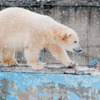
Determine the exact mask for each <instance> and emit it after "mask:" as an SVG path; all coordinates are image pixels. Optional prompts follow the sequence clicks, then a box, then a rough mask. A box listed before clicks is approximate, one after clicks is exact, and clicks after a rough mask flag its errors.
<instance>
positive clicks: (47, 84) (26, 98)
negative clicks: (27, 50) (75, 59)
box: [0, 72, 100, 100]
mask: <svg viewBox="0 0 100 100" xmlns="http://www.w3.org/2000/svg"><path fill="white" fill-rule="evenodd" d="M99 83H100V76H89V75H85V76H84V75H80V76H77V75H76V76H73V75H66V74H38V73H35V74H34V73H16V72H0V100H13V99H14V100H34V99H36V100H74V98H75V100H81V99H82V100H99V99H100V84H99Z"/></svg>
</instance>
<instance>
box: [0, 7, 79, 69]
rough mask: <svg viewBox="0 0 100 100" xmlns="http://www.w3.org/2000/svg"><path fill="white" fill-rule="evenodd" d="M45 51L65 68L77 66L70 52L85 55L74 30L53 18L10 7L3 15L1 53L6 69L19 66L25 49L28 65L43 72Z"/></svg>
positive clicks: (0, 16) (0, 25) (0, 22)
mask: <svg viewBox="0 0 100 100" xmlns="http://www.w3.org/2000/svg"><path fill="white" fill-rule="evenodd" d="M44 47H46V48H48V50H49V51H50V52H51V54H52V55H53V56H54V57H55V58H56V59H58V60H60V61H61V62H62V63H63V64H64V65H65V66H71V67H74V66H76V64H77V63H76V62H74V61H71V60H70V59H69V57H68V55H67V53H66V50H68V51H72V52H80V51H81V47H80V45H79V38H78V36H77V33H76V32H75V31H74V30H72V29H71V28H69V27H67V26H65V25H62V24H60V23H58V22H57V21H55V20H54V19H52V18H51V17H49V16H46V15H41V14H38V13H35V12H32V11H29V10H26V9H24V8H19V7H10V8H6V9H4V10H2V11H0V51H1V58H2V63H3V64H4V65H5V66H16V65H18V63H17V62H16V60H15V57H14V56H15V51H18V50H21V49H24V53H25V57H26V60H27V63H28V64H29V65H30V66H33V68H34V69H42V68H43V67H44V64H43V63H41V62H39V60H38V58H39V52H40V50H41V49H42V48H44Z"/></svg>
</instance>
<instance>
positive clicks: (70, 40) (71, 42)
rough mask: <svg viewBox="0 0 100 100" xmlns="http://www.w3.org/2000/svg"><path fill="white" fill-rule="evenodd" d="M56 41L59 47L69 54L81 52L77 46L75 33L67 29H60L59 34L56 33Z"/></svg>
mask: <svg viewBox="0 0 100 100" xmlns="http://www.w3.org/2000/svg"><path fill="white" fill-rule="evenodd" d="M56 40H57V43H58V44H59V45H60V46H62V47H63V48H65V49H66V50H68V51H71V52H81V51H82V49H81V47H80V44H79V38H78V35H77V33H76V32H75V31H74V30H72V29H70V28H68V27H65V28H61V29H60V30H59V32H57V35H56Z"/></svg>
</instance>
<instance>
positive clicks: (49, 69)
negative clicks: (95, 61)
mask: <svg viewBox="0 0 100 100" xmlns="http://www.w3.org/2000/svg"><path fill="white" fill-rule="evenodd" d="M62 66H63V65H61V64H50V65H47V66H46V67H45V68H43V69H41V70H33V69H32V67H30V66H28V65H26V64H19V66H12V67H6V66H3V65H2V64H1V65H0V71H1V72H27V73H59V74H71V75H100V70H99V69H98V68H93V67H92V68H89V67H88V66H86V67H82V66H77V67H75V68H67V67H62Z"/></svg>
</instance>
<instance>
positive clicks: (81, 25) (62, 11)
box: [0, 0, 100, 65]
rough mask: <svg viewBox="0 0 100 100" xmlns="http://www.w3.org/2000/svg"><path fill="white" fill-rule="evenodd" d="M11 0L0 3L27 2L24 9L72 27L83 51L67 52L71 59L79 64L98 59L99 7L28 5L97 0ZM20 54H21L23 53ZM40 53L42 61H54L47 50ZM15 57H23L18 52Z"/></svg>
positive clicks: (22, 3) (20, 3)
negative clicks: (78, 52)
mask: <svg viewBox="0 0 100 100" xmlns="http://www.w3.org/2000/svg"><path fill="white" fill-rule="evenodd" d="M13 1H14V0H9V2H7V1H6V2H5V0H4V1H1V2H0V4H6V5H10V6H17V5H21V6H23V5H25V4H28V6H27V7H25V8H26V9H30V10H32V11H35V12H38V13H41V14H46V15H49V16H51V17H52V18H54V19H55V20H56V21H58V22H60V23H62V24H64V25H67V26H69V27H71V28H72V29H74V30H75V31H76V32H77V33H78V35H79V38H80V44H81V46H82V49H83V52H82V53H80V54H72V53H69V56H70V58H71V59H73V60H76V61H78V63H79V64H80V65H86V64H89V62H90V61H91V60H93V59H98V60H99V61H100V7H67V6H66V7H60V6H55V7H53V6H39V7H31V6H30V4H42V3H47V4H48V3H49V4H50V3H51V4H76V5H77V4H90V5H92V4H95V5H99V3H100V1H99V0H51V1H50V2H47V0H45V2H36V0H33V1H32V0H26V1H24V2H22V1H20V0H18V1H15V2H13ZM38 1H39V0H38ZM40 1H42V0H40ZM6 7H8V6H6ZM3 8H4V6H1V9H3ZM21 55H22V56H23V54H21ZM41 55H42V56H43V58H44V59H43V61H44V62H48V61H51V62H52V61H53V62H56V61H54V58H52V56H51V55H50V53H49V52H48V51H45V50H43V51H42V53H41ZM18 56H19V57H18ZM17 58H18V59H19V60H23V59H24V58H23V57H20V54H19V55H17ZM58 62H59V61H58Z"/></svg>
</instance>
